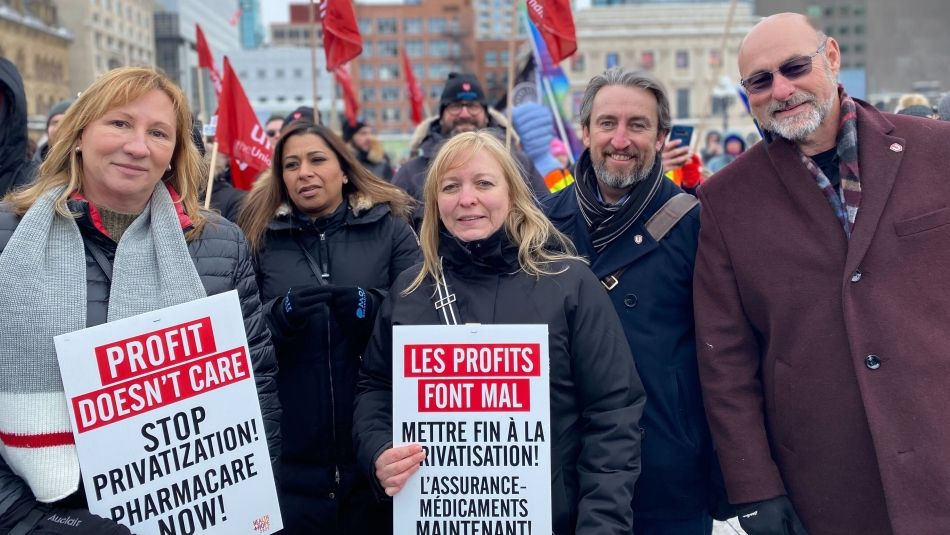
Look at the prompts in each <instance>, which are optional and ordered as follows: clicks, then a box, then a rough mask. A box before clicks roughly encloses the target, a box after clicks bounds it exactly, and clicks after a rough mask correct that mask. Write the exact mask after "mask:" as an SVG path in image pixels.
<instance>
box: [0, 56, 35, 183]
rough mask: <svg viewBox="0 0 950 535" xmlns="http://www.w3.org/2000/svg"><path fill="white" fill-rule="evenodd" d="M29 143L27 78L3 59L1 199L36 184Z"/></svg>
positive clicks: (0, 62)
mask: <svg viewBox="0 0 950 535" xmlns="http://www.w3.org/2000/svg"><path fill="white" fill-rule="evenodd" d="M28 139H29V136H28V135H27V127H26V93H24V91H23V78H21V77H20V72H19V71H18V70H17V68H16V65H14V64H13V63H11V62H10V61H9V60H7V59H6V58H2V57H0V197H2V196H3V195H4V194H6V193H7V192H8V191H11V190H13V189H16V188H18V187H21V186H23V185H25V184H28V183H29V182H30V181H31V180H33V173H34V172H35V170H36V165H35V164H34V163H32V162H31V161H30V158H29V157H28V156H27V140H28Z"/></svg>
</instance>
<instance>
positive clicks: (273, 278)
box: [255, 194, 420, 529]
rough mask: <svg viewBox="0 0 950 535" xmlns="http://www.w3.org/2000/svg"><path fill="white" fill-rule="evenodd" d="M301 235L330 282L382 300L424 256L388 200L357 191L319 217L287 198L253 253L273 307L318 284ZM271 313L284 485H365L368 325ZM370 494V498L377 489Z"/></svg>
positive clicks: (307, 489) (316, 491)
mask: <svg viewBox="0 0 950 535" xmlns="http://www.w3.org/2000/svg"><path fill="white" fill-rule="evenodd" d="M298 238H299V239H300V240H301V243H303V246H304V247H306V248H307V250H308V251H309V252H310V254H311V257H312V258H313V259H314V261H315V263H316V264H317V265H318V266H322V267H321V270H325V272H326V273H327V274H328V275H329V277H328V279H327V282H329V283H330V284H333V285H337V286H359V287H362V288H364V289H366V290H368V291H369V292H370V293H371V294H372V295H373V296H374V298H375V301H376V302H381V301H382V299H383V297H384V296H385V295H386V293H387V291H388V289H389V287H390V285H392V283H393V280H395V278H396V276H397V275H398V274H399V273H400V272H402V271H403V270H405V269H406V268H408V267H409V266H411V265H413V264H415V263H417V262H418V261H419V258H420V256H419V246H418V243H417V241H416V237H415V235H414V234H413V232H412V229H411V228H410V227H409V224H408V223H407V222H406V221H404V220H403V219H400V218H398V217H395V216H394V215H393V214H392V212H391V211H390V209H389V205H388V204H375V205H374V204H373V203H372V202H371V201H369V200H368V199H366V197H364V196H362V195H359V194H352V195H350V198H349V202H344V203H343V204H341V205H340V208H339V209H338V210H337V211H336V212H335V213H333V214H331V215H329V216H327V217H324V218H320V219H317V220H315V221H311V220H310V219H309V218H307V217H305V216H302V215H300V214H298V213H295V212H293V211H292V210H291V209H290V208H289V207H288V206H286V205H285V206H282V207H281V208H280V209H279V210H278V215H277V216H276V217H275V218H274V220H273V221H272V222H271V223H270V225H269V226H268V228H267V231H266V232H265V235H264V241H263V245H262V247H261V250H260V251H258V252H257V254H256V255H255V265H256V269H257V277H258V283H259V285H260V288H261V296H262V298H263V300H264V303H265V309H266V310H269V311H270V310H272V309H273V306H274V305H275V304H278V303H279V302H280V301H281V300H282V299H283V297H284V296H285V295H286V294H287V291H288V289H289V288H291V287H294V286H304V285H313V284H317V283H318V281H317V279H316V275H315V274H314V272H313V271H312V270H311V268H310V264H309V262H308V260H307V257H306V256H305V254H304V253H303V251H302V249H301V246H300V243H298ZM268 317H269V325H270V328H271V331H272V333H273V337H274V345H275V347H276V349H277V357H278V359H279V362H280V367H281V370H280V374H279V375H278V390H279V392H280V398H281V404H282V406H283V409H284V412H283V421H282V427H281V429H282V437H283V456H282V458H281V477H280V484H281V491H282V492H283V493H284V494H285V495H287V494H290V495H298V496H300V495H303V496H314V497H319V498H323V499H326V498H327V497H328V496H329V497H330V498H333V497H338V498H339V497H342V496H344V495H346V494H347V493H348V492H351V491H352V490H353V489H354V488H359V487H362V488H363V489H366V488H367V485H366V482H365V480H363V478H362V476H361V474H360V473H359V471H358V470H357V469H356V467H355V462H354V459H355V457H354V453H353V444H352V440H351V428H352V422H353V398H354V396H355V390H356V380H357V374H358V372H359V367H360V360H361V358H362V354H363V350H364V347H365V345H366V337H367V333H365V332H364V333H363V334H359V333H354V332H345V331H343V330H342V328H341V327H340V326H339V324H338V323H337V321H336V319H335V318H334V316H333V315H332V314H329V313H328V310H327V309H323V310H322V311H321V312H319V313H317V314H314V315H313V316H311V317H310V318H309V319H308V320H307V321H306V323H304V324H303V325H302V326H300V327H298V328H292V327H289V326H287V325H286V324H284V323H283V322H281V321H280V320H279V318H277V317H275V316H274V315H272V314H269V315H268ZM367 331H368V330H367ZM338 479H339V480H338ZM366 496H367V498H368V500H369V501H372V496H371V494H369V493H368V492H367V493H366ZM291 500H292V498H291ZM291 500H287V499H285V501H284V510H285V516H289V517H295V515H298V514H302V515H306V514H307V513H306V512H301V511H295V510H288V506H287V504H288V503H293V502H292V501H291ZM310 504H311V505H310V506H311V507H312V506H313V505H312V504H313V502H312V501H311V502H310ZM314 521H317V520H314ZM285 524H286V522H285ZM300 529H303V528H300Z"/></svg>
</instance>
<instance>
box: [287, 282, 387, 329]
mask: <svg viewBox="0 0 950 535" xmlns="http://www.w3.org/2000/svg"><path fill="white" fill-rule="evenodd" d="M323 305H326V306H328V307H329V308H330V312H331V313H332V314H333V315H334V317H335V318H336V320H337V323H340V324H341V326H343V327H360V326H363V325H364V324H369V325H372V323H373V320H374V319H375V318H376V298H375V297H374V296H373V295H372V294H371V293H370V292H367V291H366V290H364V289H363V288H358V287H356V286H332V285H327V286H299V287H294V288H291V289H289V290H287V295H285V296H284V297H283V299H280V300H278V301H277V302H276V303H274V306H273V308H272V310H271V313H272V314H274V316H276V319H278V321H279V322H280V323H282V324H283V325H286V326H289V327H292V328H295V327H300V326H302V325H303V324H304V322H305V321H306V319H307V317H309V316H310V315H311V314H313V313H315V312H316V311H317V310H319V309H320V307H321V306H323Z"/></svg>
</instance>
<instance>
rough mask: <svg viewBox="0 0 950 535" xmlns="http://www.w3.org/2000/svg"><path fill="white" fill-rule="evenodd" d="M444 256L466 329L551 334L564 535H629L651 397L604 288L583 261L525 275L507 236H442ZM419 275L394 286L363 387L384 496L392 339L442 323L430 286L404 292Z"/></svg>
mask: <svg viewBox="0 0 950 535" xmlns="http://www.w3.org/2000/svg"><path fill="white" fill-rule="evenodd" d="M472 251H474V253H473V252H472ZM439 252H440V254H441V255H442V256H443V263H444V264H443V266H444V269H445V271H446V278H447V280H448V283H449V286H450V288H451V290H452V291H453V292H454V293H455V295H456V297H457V304H458V309H459V313H460V314H461V317H462V321H464V322H474V323H484V324H518V323H522V324H525V323H530V324H547V326H548V337H549V338H548V339H549V357H550V373H551V375H550V382H551V435H552V436H553V437H554V438H553V441H552V444H551V462H552V474H551V495H552V512H553V517H554V518H553V528H554V533H555V534H557V535H566V534H573V533H577V534H584V535H595V534H596V535H621V534H623V535H630V533H632V532H633V513H632V510H631V507H630V502H631V500H632V499H633V489H634V483H635V482H636V480H637V476H638V475H639V472H640V429H639V427H638V425H637V423H638V422H639V420H640V414H641V412H642V411H643V404H644V393H643V387H642V385H641V384H640V379H639V377H638V376H637V371H636V368H635V367H634V364H633V358H632V357H631V356H630V349H629V347H627V344H626V342H625V340H624V338H623V330H622V328H621V326H620V322H619V321H618V320H617V314H616V313H615V312H614V310H613V307H612V306H611V304H610V301H609V299H608V298H607V295H606V294H605V292H604V289H603V287H602V286H601V284H600V282H599V281H598V280H597V278H596V277H594V275H593V274H592V273H591V272H590V270H589V269H588V268H587V266H586V265H584V264H583V263H582V262H580V261H574V260H572V261H567V262H564V263H563V264H562V265H560V266H551V267H552V269H553V270H555V271H557V270H558V269H560V268H566V270H565V271H564V272H563V273H560V274H557V275H545V276H541V277H533V276H531V275H528V274H526V273H525V272H523V271H521V270H520V268H519V266H518V259H517V248H516V247H515V246H514V245H512V244H510V242H508V240H507V236H505V235H504V231H499V232H498V233H496V234H495V236H493V237H491V238H488V239H487V240H484V241H481V242H472V243H470V244H468V246H463V245H461V244H460V243H459V242H458V241H456V240H455V239H454V238H452V237H449V236H446V235H443V236H442V239H441V244H440V248H439ZM555 268H557V269H555ZM419 269H420V266H416V267H414V268H412V269H410V270H408V271H406V272H405V273H403V274H402V275H400V276H399V278H398V279H397V280H396V282H395V284H394V285H393V291H392V292H390V295H389V299H387V301H386V302H385V303H384V304H383V307H382V309H381V311H380V315H379V318H378V319H377V322H376V327H375V330H374V332H373V335H372V338H371V339H370V343H369V345H368V347H367V349H366V356H365V360H364V364H363V372H362V374H361V376H360V385H359V395H358V397H357V402H356V415H355V423H354V429H353V433H354V439H355V440H356V446H357V455H358V457H359V462H360V465H361V467H362V468H363V469H364V470H366V472H367V474H369V475H370V477H373V478H374V479H373V481H374V482H375V483H376V488H377V492H381V488H380V487H379V483H378V481H377V480H376V479H375V476H373V474H374V471H375V469H374V463H375V461H376V458H377V457H378V456H379V455H380V454H381V453H382V452H383V451H384V450H385V449H387V448H389V447H391V446H392V327H393V326H394V325H438V324H440V323H441V322H440V319H439V316H438V315H437V313H436V309H435V308H434V306H433V302H432V300H431V295H432V294H433V293H434V286H433V284H432V283H431V281H427V282H425V283H423V285H422V286H420V287H419V288H418V289H417V290H415V291H414V292H412V293H411V294H409V295H408V296H402V295H401V294H400V293H398V292H397V291H396V290H397V289H400V290H401V289H403V288H406V287H407V286H408V285H409V282H411V281H412V280H413V279H414V278H415V276H416V275H417V274H418V273H419Z"/></svg>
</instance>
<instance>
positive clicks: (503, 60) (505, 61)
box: [498, 50, 508, 67]
mask: <svg viewBox="0 0 950 535" xmlns="http://www.w3.org/2000/svg"><path fill="white" fill-rule="evenodd" d="M498 57H499V58H500V59H499V60H498V64H499V65H501V66H502V67H507V66H508V51H507V50H502V51H501V54H499V55H498Z"/></svg>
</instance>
